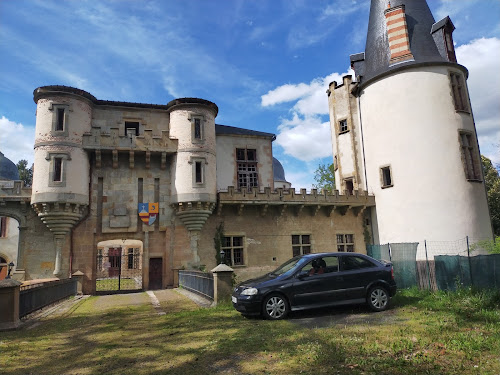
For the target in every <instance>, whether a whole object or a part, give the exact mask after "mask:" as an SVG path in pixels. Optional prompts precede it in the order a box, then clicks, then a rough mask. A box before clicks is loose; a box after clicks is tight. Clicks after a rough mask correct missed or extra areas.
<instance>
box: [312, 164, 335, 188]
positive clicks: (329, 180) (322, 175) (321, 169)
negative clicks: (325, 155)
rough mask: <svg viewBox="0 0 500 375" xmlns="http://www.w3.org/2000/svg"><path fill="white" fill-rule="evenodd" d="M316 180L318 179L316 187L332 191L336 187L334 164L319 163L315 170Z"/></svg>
mask: <svg viewBox="0 0 500 375" xmlns="http://www.w3.org/2000/svg"><path fill="white" fill-rule="evenodd" d="M314 181H316V184H313V186H314V188H316V189H323V190H328V191H329V192H332V191H333V190H334V189H335V170H334V168H333V164H328V165H325V164H320V165H318V168H317V169H316V171H315V172H314Z"/></svg>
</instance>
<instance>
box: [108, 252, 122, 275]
mask: <svg viewBox="0 0 500 375" xmlns="http://www.w3.org/2000/svg"><path fill="white" fill-rule="evenodd" d="M108 262H109V277H118V275H119V273H120V268H121V267H120V266H121V262H122V248H121V247H110V248H109V250H108Z"/></svg>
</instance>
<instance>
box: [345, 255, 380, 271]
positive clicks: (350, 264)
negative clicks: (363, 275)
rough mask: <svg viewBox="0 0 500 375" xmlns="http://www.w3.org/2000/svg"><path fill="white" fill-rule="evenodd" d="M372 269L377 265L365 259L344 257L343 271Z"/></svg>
mask: <svg viewBox="0 0 500 375" xmlns="http://www.w3.org/2000/svg"><path fill="white" fill-rule="evenodd" d="M370 267H375V265H374V264H373V263H372V262H370V261H369V260H367V259H365V258H362V257H358V256H350V255H347V256H344V257H342V269H343V270H344V271H351V270H359V269H362V268H370Z"/></svg>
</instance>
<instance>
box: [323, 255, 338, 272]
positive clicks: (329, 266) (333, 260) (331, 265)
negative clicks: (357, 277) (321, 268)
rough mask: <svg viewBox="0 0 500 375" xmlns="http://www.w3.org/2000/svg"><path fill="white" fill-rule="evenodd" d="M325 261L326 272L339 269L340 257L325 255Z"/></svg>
mask: <svg viewBox="0 0 500 375" xmlns="http://www.w3.org/2000/svg"><path fill="white" fill-rule="evenodd" d="M323 260H324V261H325V264H326V265H325V273H331V272H338V271H339V258H338V257H324V258H323Z"/></svg>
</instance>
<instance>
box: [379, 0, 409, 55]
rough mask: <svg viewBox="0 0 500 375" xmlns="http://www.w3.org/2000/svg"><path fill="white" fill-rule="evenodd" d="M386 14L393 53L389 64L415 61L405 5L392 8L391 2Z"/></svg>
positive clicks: (390, 47)
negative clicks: (411, 48)
mask: <svg viewBox="0 0 500 375" xmlns="http://www.w3.org/2000/svg"><path fill="white" fill-rule="evenodd" d="M384 14H385V22H386V24H387V37H388V39H389V50H390V51H391V59H390V61H389V63H390V64H394V63H397V62H402V61H407V60H413V55H412V53H411V51H410V39H409V38H408V26H407V24H406V16H405V6H404V4H402V5H399V6H396V7H392V8H391V2H389V4H388V8H387V9H386V10H385V11H384Z"/></svg>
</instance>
